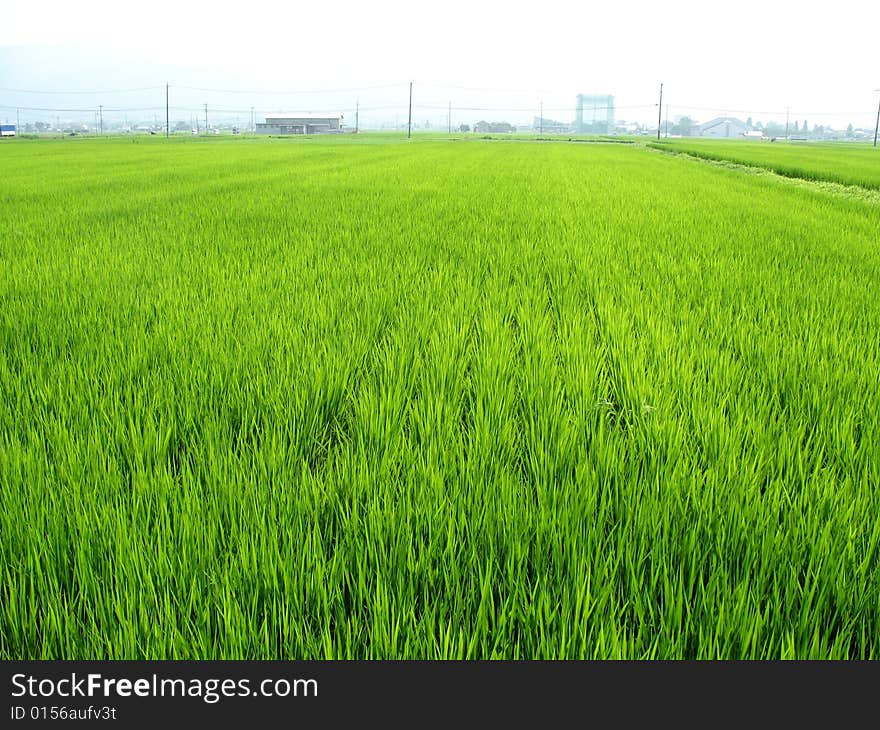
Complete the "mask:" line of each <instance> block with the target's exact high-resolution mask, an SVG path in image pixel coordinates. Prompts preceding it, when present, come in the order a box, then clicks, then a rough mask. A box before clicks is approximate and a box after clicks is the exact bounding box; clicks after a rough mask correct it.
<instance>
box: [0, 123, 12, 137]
mask: <svg viewBox="0 0 880 730" xmlns="http://www.w3.org/2000/svg"><path fill="white" fill-rule="evenodd" d="M14 136H15V125H14V124H0V137H14Z"/></svg>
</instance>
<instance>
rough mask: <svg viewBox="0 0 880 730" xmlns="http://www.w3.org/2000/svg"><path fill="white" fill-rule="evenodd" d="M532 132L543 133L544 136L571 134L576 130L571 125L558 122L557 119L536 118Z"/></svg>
mask: <svg viewBox="0 0 880 730" xmlns="http://www.w3.org/2000/svg"><path fill="white" fill-rule="evenodd" d="M532 130H533V131H535V132H543V133H544V134H570V133H571V132H572V131H574V128H573V127H572V125H571V124H566V123H565V122H558V121H556V120H555V119H547V118H546V117H543V118H542V117H535V118H534V121H533V123H532Z"/></svg>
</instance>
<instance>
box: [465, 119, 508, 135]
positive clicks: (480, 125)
mask: <svg viewBox="0 0 880 730" xmlns="http://www.w3.org/2000/svg"><path fill="white" fill-rule="evenodd" d="M474 131H475V132H479V133H481V134H510V133H511V132H515V131H516V127H514V126H513V125H512V124H508V123H507V122H486V121H479V122H477V123H476V124H475V125H474Z"/></svg>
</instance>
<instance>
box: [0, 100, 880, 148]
mask: <svg viewBox="0 0 880 730" xmlns="http://www.w3.org/2000/svg"><path fill="white" fill-rule="evenodd" d="M452 111H454V110H453V109H452V108H450V112H452ZM572 111H573V115H572V116H573V118H571V119H569V120H560V119H553V118H550V117H546V116H535V117H533V118H532V121H531V123H528V122H525V123H524V122H522V121H516V122H514V121H510V120H505V119H503V118H500V119H499V118H493V117H488V115H487V118H481V119H474V120H473V121H469V122H461V121H458V119H457V120H456V122H455V124H453V123H452V115H451V114H450V115H449V116H447V117H446V119H445V120H443V121H442V122H437V121H436V120H435V121H433V122H432V121H431V120H421V121H416V120H414V119H413V120H411V121H410V120H408V119H404V120H403V121H401V119H400V116H398V117H397V118H396V119H395V120H394V121H391V120H388V119H385V120H375V119H374V120H372V121H369V122H368V121H367V120H363V123H361V122H360V120H359V119H358V117H357V115H354V118H353V119H352V118H349V119H346V117H345V115H343V114H339V113H327V114H321V113H318V114H316V113H312V112H308V113H304V112H289V113H277V114H268V115H264V116H263V117H262V120H261V121H259V120H258V118H257V117H255V116H254V115H253V113H252V114H251V115H250V116H249V117H248V118H242V117H241V116H236V117H229V116H222V115H220V116H217V117H216V118H214V119H210V120H209V119H208V118H207V109H206V117H205V118H202V117H200V115H192V116H190V118H189V119H187V120H180V119H176V120H169V122H168V129H167V132H168V133H169V134H173V135H193V136H204V135H219V134H263V135H272V136H286V135H295V134H345V133H353V132H359V131H367V130H377V131H395V130H397V131H406V130H412V131H421V132H424V131H432V132H444V131H445V132H449V133H452V132H455V133H473V134H483V135H485V134H514V133H529V134H537V135H541V136H543V135H612V136H640V135H644V136H654V135H657V134H658V133H659V135H660V136H661V137H708V138H720V139H747V140H767V141H773V140H776V139H787V140H803V141H808V140H817V141H821V140H828V141H831V140H834V141H847V140H848V141H864V140H869V139H871V138H872V137H873V135H874V130H873V129H867V128H854V127H853V125H852V124H849V125H847V126H846V128H834V127H831V126H829V125H827V124H817V123H811V122H810V121H809V120H808V119H794V118H790V117H789V118H788V119H782V120H779V119H767V120H761V119H753V118H752V117H747V118H746V119H741V118H739V117H734V116H719V117H714V118H711V119H708V120H705V121H700V120H698V119H695V118H693V117H691V116H687V115H680V114H676V115H674V116H673V117H671V118H670V117H669V115H668V112H667V113H666V116H665V117H664V116H662V112H661V118H660V120H659V127H658V123H657V121H653V122H644V121H631V120H625V119H619V118H617V115H616V107H615V97H614V96H613V95H608V94H578V95H577V97H576V101H575V105H574V107H573V109H572ZM350 116H351V115H350ZM461 116H463V113H457V114H456V117H457V118H459V117H461ZM2 130H3V131H2V134H3V136H4V137H11V136H15V135H16V134H27V135H55V136H58V135H64V136H77V135H82V136H89V135H91V136H94V135H101V134H113V135H126V134H133V135H134V134H151V135H158V134H165V133H166V123H165V119H164V118H160V117H159V116H158V115H154V116H153V119H152V120H136V121H130V120H128V119H127V118H126V119H124V120H122V121H120V120H118V119H113V120H111V119H105V118H103V115H100V116H99V114H98V113H96V114H95V119H94V121H93V122H91V121H90V122H84V121H83V120H82V119H81V118H80V119H79V120H71V119H63V118H62V117H61V116H60V115H56V116H54V117H50V118H49V119H48V120H46V121H42V120H41V121H32V120H26V121H23V122H20V121H19V120H16V123H14V124H13V123H10V120H9V119H8V118H7V119H6V123H5V124H3V125H2Z"/></svg>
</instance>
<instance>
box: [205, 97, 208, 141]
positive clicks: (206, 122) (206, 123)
mask: <svg viewBox="0 0 880 730" xmlns="http://www.w3.org/2000/svg"><path fill="white" fill-rule="evenodd" d="M207 133H208V102H205V134H207Z"/></svg>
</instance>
